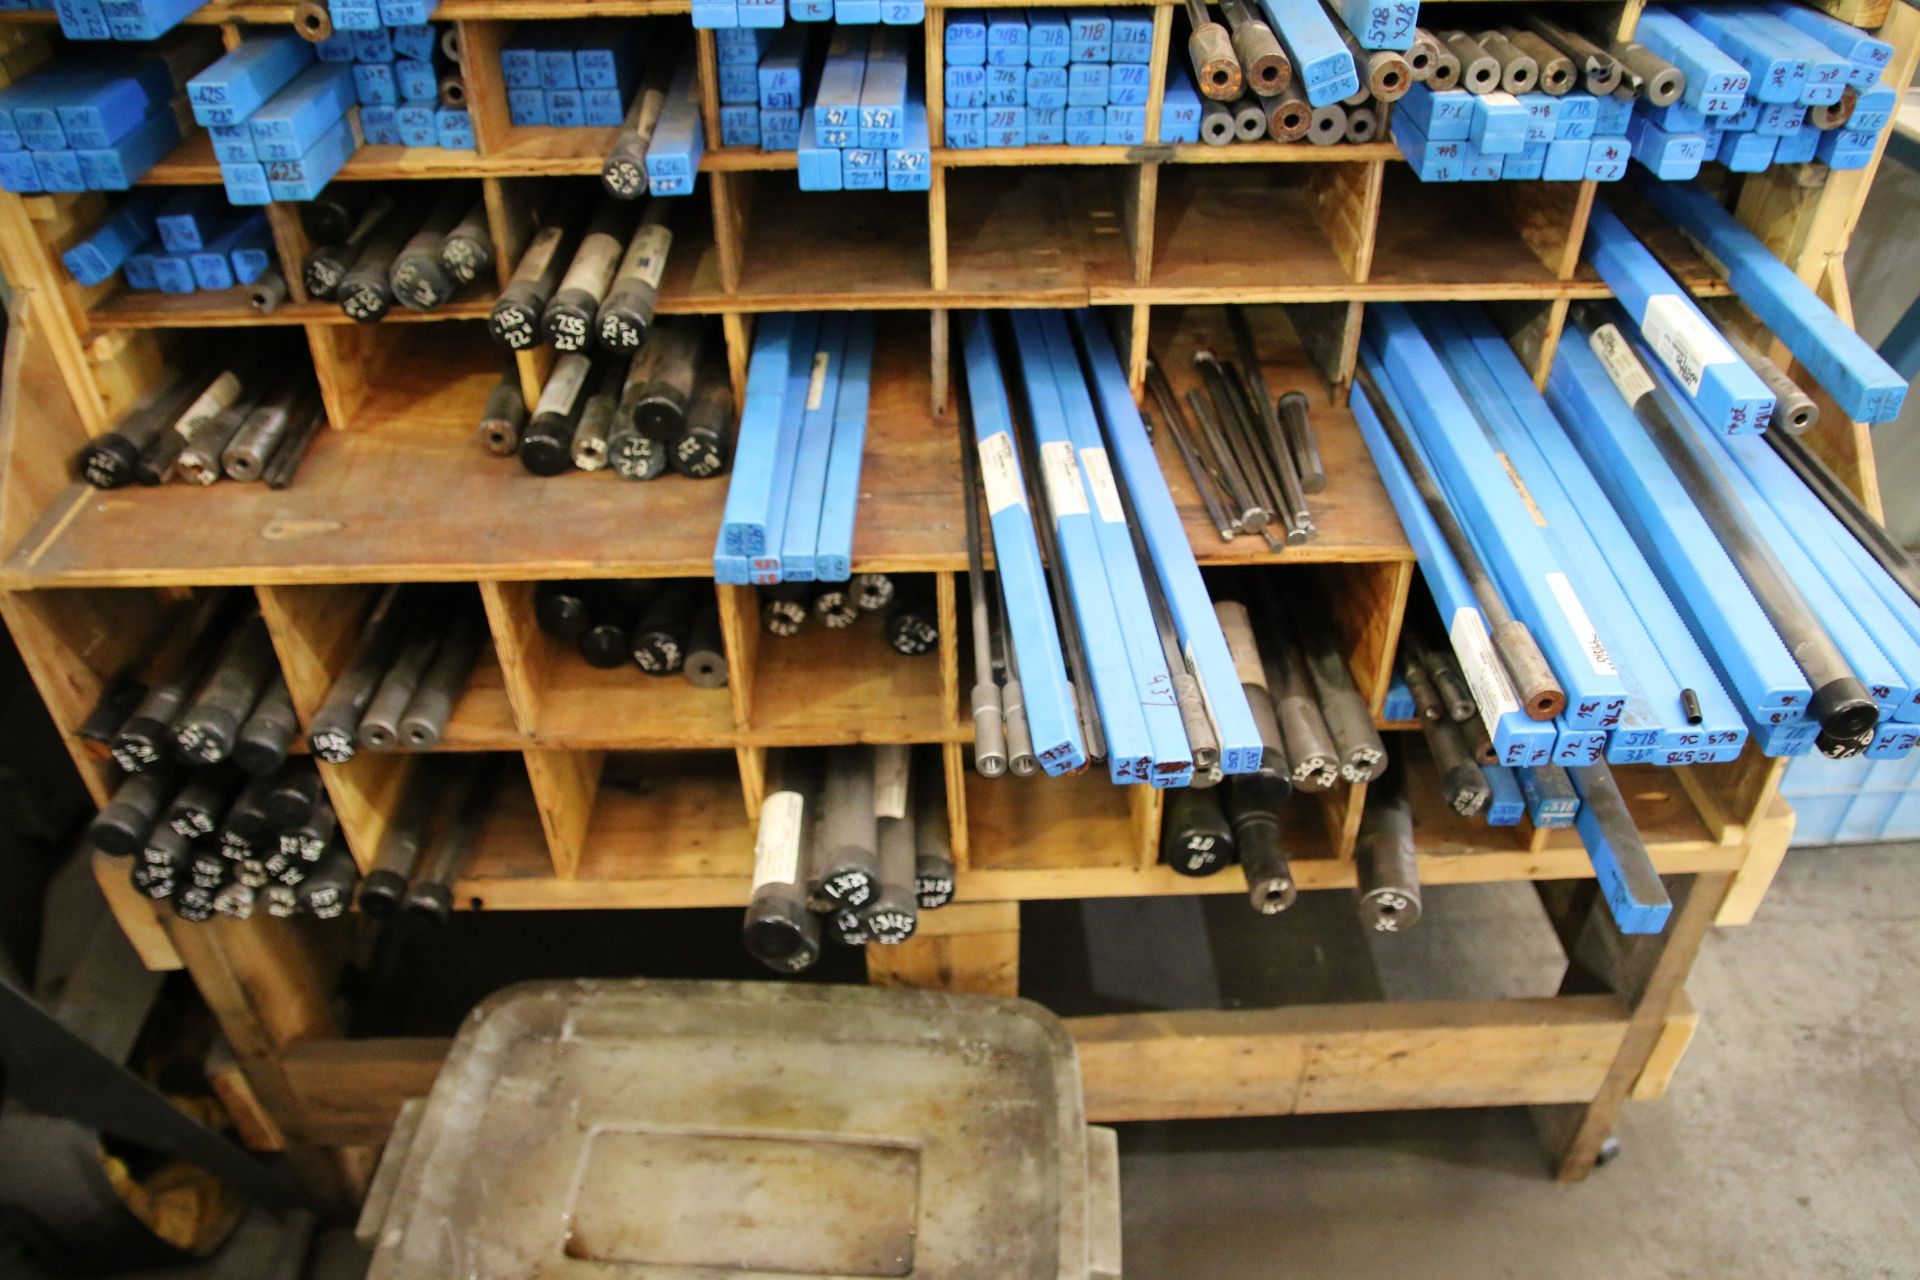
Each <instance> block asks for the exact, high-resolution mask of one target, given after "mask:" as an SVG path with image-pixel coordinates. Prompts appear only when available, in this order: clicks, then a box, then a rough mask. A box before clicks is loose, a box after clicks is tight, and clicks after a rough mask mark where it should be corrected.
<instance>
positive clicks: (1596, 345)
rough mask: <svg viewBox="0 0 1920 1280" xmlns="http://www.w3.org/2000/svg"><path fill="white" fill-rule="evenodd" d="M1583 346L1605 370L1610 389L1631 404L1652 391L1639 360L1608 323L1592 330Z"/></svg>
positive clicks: (1618, 332) (1651, 383) (1617, 330)
mask: <svg viewBox="0 0 1920 1280" xmlns="http://www.w3.org/2000/svg"><path fill="white" fill-rule="evenodd" d="M1587 345H1588V346H1589V347H1592V348H1593V354H1594V355H1596V356H1598V357H1599V358H1600V363H1601V364H1602V365H1603V366H1605V368H1606V370H1607V377H1609V378H1611V379H1612V380H1613V385H1614V387H1615V388H1616V389H1617V390H1618V391H1619V392H1620V395H1621V397H1622V398H1623V399H1625V400H1626V402H1627V403H1628V404H1629V405H1631V404H1634V403H1635V402H1637V401H1638V400H1639V399H1640V397H1641V396H1644V395H1650V394H1652V392H1653V379H1652V378H1649V377H1648V376H1647V371H1646V370H1645V369H1643V368H1641V367H1640V357H1638V356H1636V355H1635V354H1634V353H1633V348H1631V347H1629V346H1628V345H1627V340H1626V339H1625V338H1623V337H1621V336H1620V330H1619V329H1617V328H1615V327H1614V326H1613V325H1610V324H1603V325H1601V326H1600V327H1599V328H1598V329H1595V330H1594V331H1593V335H1592V336H1591V337H1589V338H1588V339H1587Z"/></svg>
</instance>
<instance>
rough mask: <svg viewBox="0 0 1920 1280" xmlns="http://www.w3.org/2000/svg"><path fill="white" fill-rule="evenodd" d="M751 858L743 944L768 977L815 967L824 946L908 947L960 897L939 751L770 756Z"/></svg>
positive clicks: (891, 749)
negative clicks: (926, 917) (924, 919)
mask: <svg viewBox="0 0 1920 1280" xmlns="http://www.w3.org/2000/svg"><path fill="white" fill-rule="evenodd" d="M753 855H754V857H753V896H752V899H751V901H750V902H749V903H748V906H747V912H746V918H745V920H744V921H743V923H742V927H741V941H742V943H743V944H744V945H745V947H746V949H747V951H748V953H749V954H750V955H752V956H754V957H755V958H756V959H758V960H759V961H760V962H761V963H763V964H765V965H766V966H767V967H768V968H770V969H772V970H774V971H775V972H777V973H800V972H803V971H805V970H807V969H810V968H812V967H813V966H814V964H815V963H816V962H818V960H819V958H820V952H821V941H822V939H823V937H824V938H832V939H834V940H836V941H839V942H841V943H844V944H847V945H859V944H864V943H868V942H872V943H877V944H879V945H881V946H894V945H897V944H899V943H902V942H905V941H906V940H907V939H908V938H911V937H912V936H913V934H914V932H915V930H916V929H917V928H918V927H919V918H920V912H921V911H923V910H933V909H935V908H938V907H941V906H944V905H945V904H946V903H947V902H948V901H950V900H951V899H952V897H953V891H954V867H953V857H952V852H951V849H950V846H949V844H948V841H947V810H946V800H945V784H944V779H943V776H942V769H941V764H940V752H939V749H938V748H933V747H921V748H913V747H907V746H879V747H865V746H860V747H839V748H835V749H832V750H829V751H807V752H802V751H799V750H792V749H789V750H782V751H774V752H769V753H768V756H767V787H766V795H765V799H763V800H762V801H761V808H760V825H759V828H758V831H757V832H756V834H755V838H754V849H753Z"/></svg>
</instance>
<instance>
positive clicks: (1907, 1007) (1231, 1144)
mask: <svg viewBox="0 0 1920 1280" xmlns="http://www.w3.org/2000/svg"><path fill="white" fill-rule="evenodd" d="M1917 858H1920V847H1916V846H1913V845H1891V846H1879V847H1872V848H1853V849H1820V850H1801V851H1796V852H1795V853H1794V854H1793V855H1792V856H1791V857H1790V858H1789V860H1788V862H1787V865H1786V867H1785V868H1784V869H1783V871H1782V873H1781V875H1780V878H1779V880H1778V881H1777V882H1776V884H1775V885H1774V888H1773V892H1772V894H1771V895H1770V896H1769V897H1768V899H1767V901H1766V903H1765V905H1764V906H1763V907H1762V909H1761V912H1760V917H1759V919H1758V920H1757V921H1756V922H1755V923H1753V924H1751V925H1748V926H1746V927H1745V928H1741V929H1729V930H1723V931H1720V932H1718V933H1716V934H1715V935H1714V936H1713V937H1711V938H1709V939H1708V941H1707V944H1706V947H1705V950H1704V952H1703V953H1702V955H1701V958H1700V961H1699V964H1698V965H1697V967H1696V968H1695V970H1694V975H1693V978H1692V981H1691V982H1690V983H1689V984H1688V993H1689V994H1690V995H1691V996H1692V998H1693V1002H1694V1004H1695V1006H1696V1007H1698V1008H1699V1009H1700V1011H1701V1013H1702V1022H1701V1027H1700V1031H1699V1034H1698V1035H1697V1036H1696V1037H1695V1039H1694V1041H1693V1046H1692V1048H1691V1049H1690V1050H1689V1052H1688V1054H1687V1057H1686V1059H1685V1061H1684V1062H1683V1063H1682V1064H1681V1067H1680V1071H1679V1074H1678V1076H1677V1078H1676V1079H1675V1081H1674V1084H1673V1087H1672V1088H1671V1090H1670V1091H1669V1092H1668V1094H1667V1096H1666V1097H1665V1098H1663V1099H1661V1100H1660V1101H1657V1102H1643V1103H1630V1104H1629V1105H1628V1108H1627V1113H1626V1117H1625V1119H1624V1121H1623V1122H1622V1124H1621V1126H1620V1128H1619V1130H1618V1136H1619V1138H1620V1140H1621V1144H1622V1151H1621V1154H1620V1155H1619V1157H1618V1158H1617V1159H1616V1160H1614V1161H1613V1162H1612V1163H1611V1164H1609V1165H1607V1166H1605V1167H1603V1168H1602V1169H1600V1170H1599V1171H1598V1172H1596V1173H1595V1174H1594V1176H1593V1177H1592V1178H1591V1179H1590V1180H1588V1181H1587V1182H1586V1183H1584V1184H1581V1185H1577V1186H1561V1185H1558V1184H1556V1183H1554V1182H1551V1181H1549V1180H1548V1178H1547V1176H1546V1171H1545V1165H1544V1163H1543V1159H1542V1156H1541V1150H1540V1147H1539V1146H1538V1144H1537V1143H1536V1142H1535V1140H1534V1136H1533V1132H1532V1129H1531V1125H1530V1121H1529V1120H1528V1118H1527V1116H1526V1114H1525V1113H1524V1112H1519V1111H1493V1112H1487V1111H1460V1112H1429V1113H1420V1114H1401V1115H1382V1116H1364V1117H1362V1116H1331V1117H1312V1118H1302V1119H1278V1120H1266V1121H1252V1122H1248V1121H1240V1120H1235V1121H1217V1122H1216V1121H1204V1122H1189V1123H1178V1124H1147V1125H1135V1126H1128V1127H1126V1128H1124V1129H1123V1130H1122V1138H1121V1143H1122V1146H1121V1173H1122V1184H1123V1185H1122V1195H1123V1203H1124V1205H1125V1218H1126V1272H1127V1275H1128V1277H1129V1280H1162V1278H1163V1277H1175V1276H1193V1277H1202V1276H1204V1277H1206V1278H1207V1280H1243V1278H1248V1280H1250V1278H1252V1277H1261V1278H1262V1280H1266V1278H1268V1277H1276V1276H1292V1277H1328V1278H1332V1277H1339V1278H1341V1280H1348V1278H1351V1280H1362V1278H1367V1280H1371V1278H1373V1277H1380V1278H1381V1280H1407V1278H1408V1277H1410V1276H1414V1277H1432V1278H1434V1280H1446V1278H1449V1277H1456V1276H1458V1277H1473V1278H1474V1280H1496V1278H1499V1277H1526V1278H1527V1280H1534V1278H1536V1277H1546V1276H1553V1277H1576V1278H1577V1277H1586V1276H1596V1277H1598V1276H1606V1277H1610V1278H1616V1277H1617V1278H1632V1280H1640V1278H1642V1277H1646V1278H1651V1277H1710V1276H1743V1277H1776V1276H1779V1277H1788V1276H1791V1277H1802V1276H1804V1277H1814V1276H1817V1277H1822V1278H1823V1280H1854V1278H1855V1277H1861V1278H1864V1277H1892V1276H1901V1277H1908V1276H1920V1215H1916V1214H1915V1212H1914V1202H1915V1198H1916V1193H1920V1145H1917V1144H1920V1055H1917V1054H1916V1053H1915V1046H1916V1045H1920V930H1916V929H1915V928H1914V926H1915V924H1916V923H1917V922H1920V906H1916V905H1915V901H1914V899H1913V898H1911V897H1910V896H1908V895H1907V893H1906V892H1905V891H1903V890H1902V889H1901V888H1900V886H1902V885H1911V884H1912V883H1913V882H1914V875H1915V867H1916V861H1915V860H1916V859H1917ZM1342 897H1344V895H1335V894H1315V895H1308V896H1306V897H1303V899H1302V901H1303V902H1305V901H1307V900H1308V898H1316V899H1326V900H1328V901H1329V902H1333V901H1336V900H1338V899H1340V898H1342ZM1349 909H1350V904H1349ZM1539 914H1540V913H1539V908H1538V906H1537V903H1536V902H1535V900H1534V899H1533V897H1532V895H1531V893H1530V891H1529V890H1528V889H1527V887H1526V886H1506V887H1503V888H1499V889H1494V890H1491V891H1489V890H1488V889H1485V888H1475V889H1455V890H1451V891H1444V890H1442V891H1430V892H1429V895H1428V901H1427V914H1426V917H1425V918H1424V919H1423V920H1422V922H1421V924H1420V926H1419V928H1418V929H1417V930H1415V931H1414V932H1412V933H1410V934H1408V935H1407V936H1405V937H1403V938H1399V939H1389V940H1387V941H1388V942H1389V943H1390V944H1392V945H1391V946H1390V947H1388V948H1376V949H1375V950H1374V954H1373V959H1374V961H1375V962H1376V968H1377V971H1378V974H1379V978H1378V981H1379V985H1380V986H1381V987H1382V988H1383V989H1384V991H1385V992H1386V993H1388V994H1391V995H1395V996H1415V997H1417V996H1419V995H1421V994H1436V995H1437V994H1442V992H1440V991H1438V990H1435V991H1432V992H1423V991H1422V990H1420V987H1421V986H1422V985H1431V984H1433V983H1434V982H1435V981H1436V978H1435V975H1440V974H1450V975H1451V977H1452V978H1453V979H1455V981H1450V982H1449V983H1448V984H1447V986H1448V990H1447V992H1446V993H1447V994H1452V993H1455V992H1460V991H1462V990H1463V989H1466V990H1472V991H1475V992H1477V993H1479V994H1532V993H1536V992H1539V991H1551V990H1552V984H1553V982H1554V980H1555V979H1556V978H1557V971H1556V970H1554V969H1553V967H1552V963H1551V959H1550V958H1548V954H1547V953H1548V951H1550V949H1551V945H1552V944H1551V937H1550V935H1545V934H1543V933H1541V932H1539V931H1540V930H1544V928H1545V926H1544V923H1539V924H1538V927H1537V929H1536V928H1535V927H1534V925H1533V924H1530V923H1529V921H1536V922H1537V921H1538V917H1539ZM1496 921H1498V924H1499V927H1498V928H1489V927H1488V926H1489V925H1492V924H1494V923H1495V922H1496ZM1235 932H1236V933H1237V932H1238V931H1237V930H1236V931H1235ZM1215 958H1216V967H1220V966H1219V960H1220V958H1221V956H1220V948H1219V947H1218V946H1216V957H1215ZM1096 968H1098V966H1097V965H1096ZM1463 976H1470V977H1471V978H1472V979H1473V980H1472V982H1471V983H1470V985H1469V986H1467V987H1465V988H1463V986H1462V984H1461V982H1460V981H1458V979H1460V978H1462V977H1463ZM1127 980H1128V979H1126V978H1124V977H1123V978H1122V979H1121V981H1122V982H1123V983H1124V982H1125V981H1127ZM1188 981H1189V982H1191V979H1188Z"/></svg>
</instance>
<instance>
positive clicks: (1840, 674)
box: [1579, 304, 1879, 759]
mask: <svg viewBox="0 0 1920 1280" xmlns="http://www.w3.org/2000/svg"><path fill="white" fill-rule="evenodd" d="M1579 310H1580V320H1581V322H1582V324H1583V326H1584V327H1585V328H1587V329H1588V330H1589V332H1591V333H1592V335H1593V341H1595V342H1597V343H1600V344H1602V345H1606V346H1608V347H1610V348H1611V352H1612V355H1613V357H1614V358H1615V359H1616V360H1619V361H1631V362H1632V366H1631V367H1633V368H1635V369H1637V370H1638V371H1639V372H1640V375H1641V377H1640V379H1639V381H1638V382H1637V383H1635V384H1634V385H1635V386H1636V387H1638V388H1640V391H1639V394H1637V395H1636V396H1634V398H1633V401H1632V404H1633V416H1634V417H1636V418H1638V419H1639V420H1640V424H1641V425H1642V426H1644V427H1645V428H1646V429H1647V436H1648V438H1649V439H1651V440H1652V441H1653V443H1654V446H1655V447H1656V448H1658V449H1659V450H1660V456H1661V457H1662V458H1664V459H1665V460H1666V463H1667V465H1668V466H1669V467H1671V468H1672V469H1673V472H1674V474H1675V475H1676V476H1677V477H1679V480H1680V483H1681V484H1682V485H1683V486H1684V487H1685V488H1686V491H1687V493H1688V494H1689V495H1690V496H1691V497H1692V498H1693V501H1694V505H1695V506H1696V507H1698V508H1699V510H1700V514H1701V515H1702V516H1703V517H1705V519H1706V521H1707V523H1708V525H1710V526H1711V527H1712V529H1713V532H1714V536H1715V537H1717V538H1718V539H1719V540H1720V543H1721V545H1722V546H1724V547H1725V548H1726V549H1727V555H1728V556H1729V557H1730V558H1731V559H1732V561H1733V564H1734V567H1735V568H1736V569H1738V570H1739V572H1740V576H1741V578H1743V579H1744V580H1745V581H1746V584H1747V586H1748V588H1749V589H1751V590H1752V592H1753V598H1754V600H1755V601H1756V602H1757V603H1758V604H1759V605H1760V608H1761V610H1762V611H1763V612H1764V613H1765V614H1766V615H1767V621H1769V622H1771V623H1772V624H1773V628H1774V630H1775V631H1777V632H1778V633H1779V635H1780V639H1781V642H1782V643H1784V644H1785V645H1786V647H1787V652H1788V653H1789V654H1791V655H1792V656H1793V660H1794V663H1795V664H1796V665H1797V666H1798V667H1799V668H1800V670H1801V672H1802V674H1804V675H1805V676H1806V678H1807V683H1808V684H1809V685H1811V686H1812V687H1813V699H1812V701H1811V702H1810V703H1809V704H1808V707H1807V714H1808V715H1809V716H1810V717H1811V718H1812V719H1814V720H1817V721H1819V723H1820V729H1821V732H1820V737H1819V739H1818V745H1819V747H1820V749H1821V751H1823V752H1825V753H1826V754H1827V755H1829V756H1832V757H1834V758H1836V759H1837V758H1843V757H1846V756H1850V755H1855V754H1858V753H1859V752H1860V751H1862V750H1864V749H1865V748H1866V745H1867V740H1868V739H1869V738H1870V737H1871V736H1872V734H1873V729H1874V726H1875V724H1877V723H1878V721H1879V710H1878V708H1876V707H1875V706H1874V703H1873V699H1872V697H1871V696H1869V694H1868V693H1867V688H1866V686H1865V685H1864V684H1863V683H1861V681H1860V678H1859V677H1858V676H1856V675H1855V674H1854V673H1853V670H1852V668H1851V667H1849V666H1848V665H1847V660H1846V658H1845V656H1844V655H1842V654H1841V652H1840V649H1839V647H1838V646H1837V645H1835V644H1834V642H1833V637H1832V636H1830V635H1829V634H1827V629H1826V627H1825V626H1823V625H1821V622H1820V619H1819V617H1818V616H1817V615H1815V613H1814V612H1813V609H1812V608H1811V607H1810V606H1809V605H1808V604H1807V601H1806V598H1805V597H1804V596H1802V595H1801V594H1800V589H1799V588H1798V587H1796V586H1794V584H1793V580H1792V579H1791V578H1789V577H1788V576H1787V571H1786V569H1785V567H1784V566H1782V565H1781V563H1780V558H1779V557H1778V556H1776V555H1775V554H1774V551H1773V548H1772V547H1771V546H1769V545H1768V543H1767V540H1766V538H1765V536H1764V535H1762V534H1761V532H1760V531H1759V529H1758V528H1757V527H1756V526H1755V525H1754V523H1753V517H1751V516H1750V515H1748V514H1747V510H1746V508H1745V507H1743V506H1742V505H1741V504H1740V502H1739V500H1738V499H1737V498H1735V497H1734V496H1733V493H1732V491H1731V490H1730V489H1729V488H1728V487H1727V481H1726V477H1725V476H1723V475H1722V474H1721V473H1720V468H1719V466H1718V465H1717V464H1716V463H1715V462H1714V460H1713V459H1712V458H1711V457H1709V456H1708V454H1707V452H1706V450H1705V448H1704V447H1703V446H1702V445H1701V443H1700V441H1698V440H1696V439H1694V437H1693V434H1692V431H1691V429H1689V428H1685V427H1682V426H1680V424H1679V420H1680V414H1681V413H1682V412H1684V411H1683V410H1681V409H1680V407H1679V406H1678V405H1674V404H1671V403H1670V401H1669V398H1668V396H1667V393H1666V391H1665V389H1663V388H1661V387H1660V386H1658V385H1657V384H1656V383H1655V381H1654V380H1653V378H1652V377H1651V376H1649V375H1648V374H1647V372H1646V367H1645V366H1644V365H1643V364H1641V363H1640V359H1639V356H1638V355H1637V354H1636V353H1635V352H1634V350H1633V348H1632V346H1631V345H1630V344H1629V343H1628V342H1627V341H1626V340H1625V339H1624V338H1623V337H1622V336H1621V335H1620V332H1619V331H1618V330H1617V329H1615V328H1614V327H1613V326H1612V324H1611V323H1609V321H1608V317H1607V314H1606V313H1605V312H1604V311H1602V310H1600V309H1599V308H1597V307H1594V306H1592V305H1591V304H1583V305H1582V306H1581V307H1580V309H1579ZM1608 369H1609V373H1611V372H1612V365H1609V366H1608ZM1615 385H1616V386H1617V385H1618V384H1617V383H1616V384H1615Z"/></svg>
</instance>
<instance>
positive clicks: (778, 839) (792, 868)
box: [753, 791, 807, 890]
mask: <svg viewBox="0 0 1920 1280" xmlns="http://www.w3.org/2000/svg"><path fill="white" fill-rule="evenodd" d="M806 805H807V801H806V797H805V796H803V795H801V794H800V793H799V792H798V791H776V792H774V793H773V794H772V795H770V796H768V797H767V798H766V799H765V800H762V801H761V802H760V831H759V834H758V835H757V836H756V837H755V838H754V841H753V887H754V888H755V889H756V890H758V889H759V888H760V886H761V885H765V884H796V883H798V882H799V879H800V819H801V817H802V816H803V814H804V813H805V810H806Z"/></svg>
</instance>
